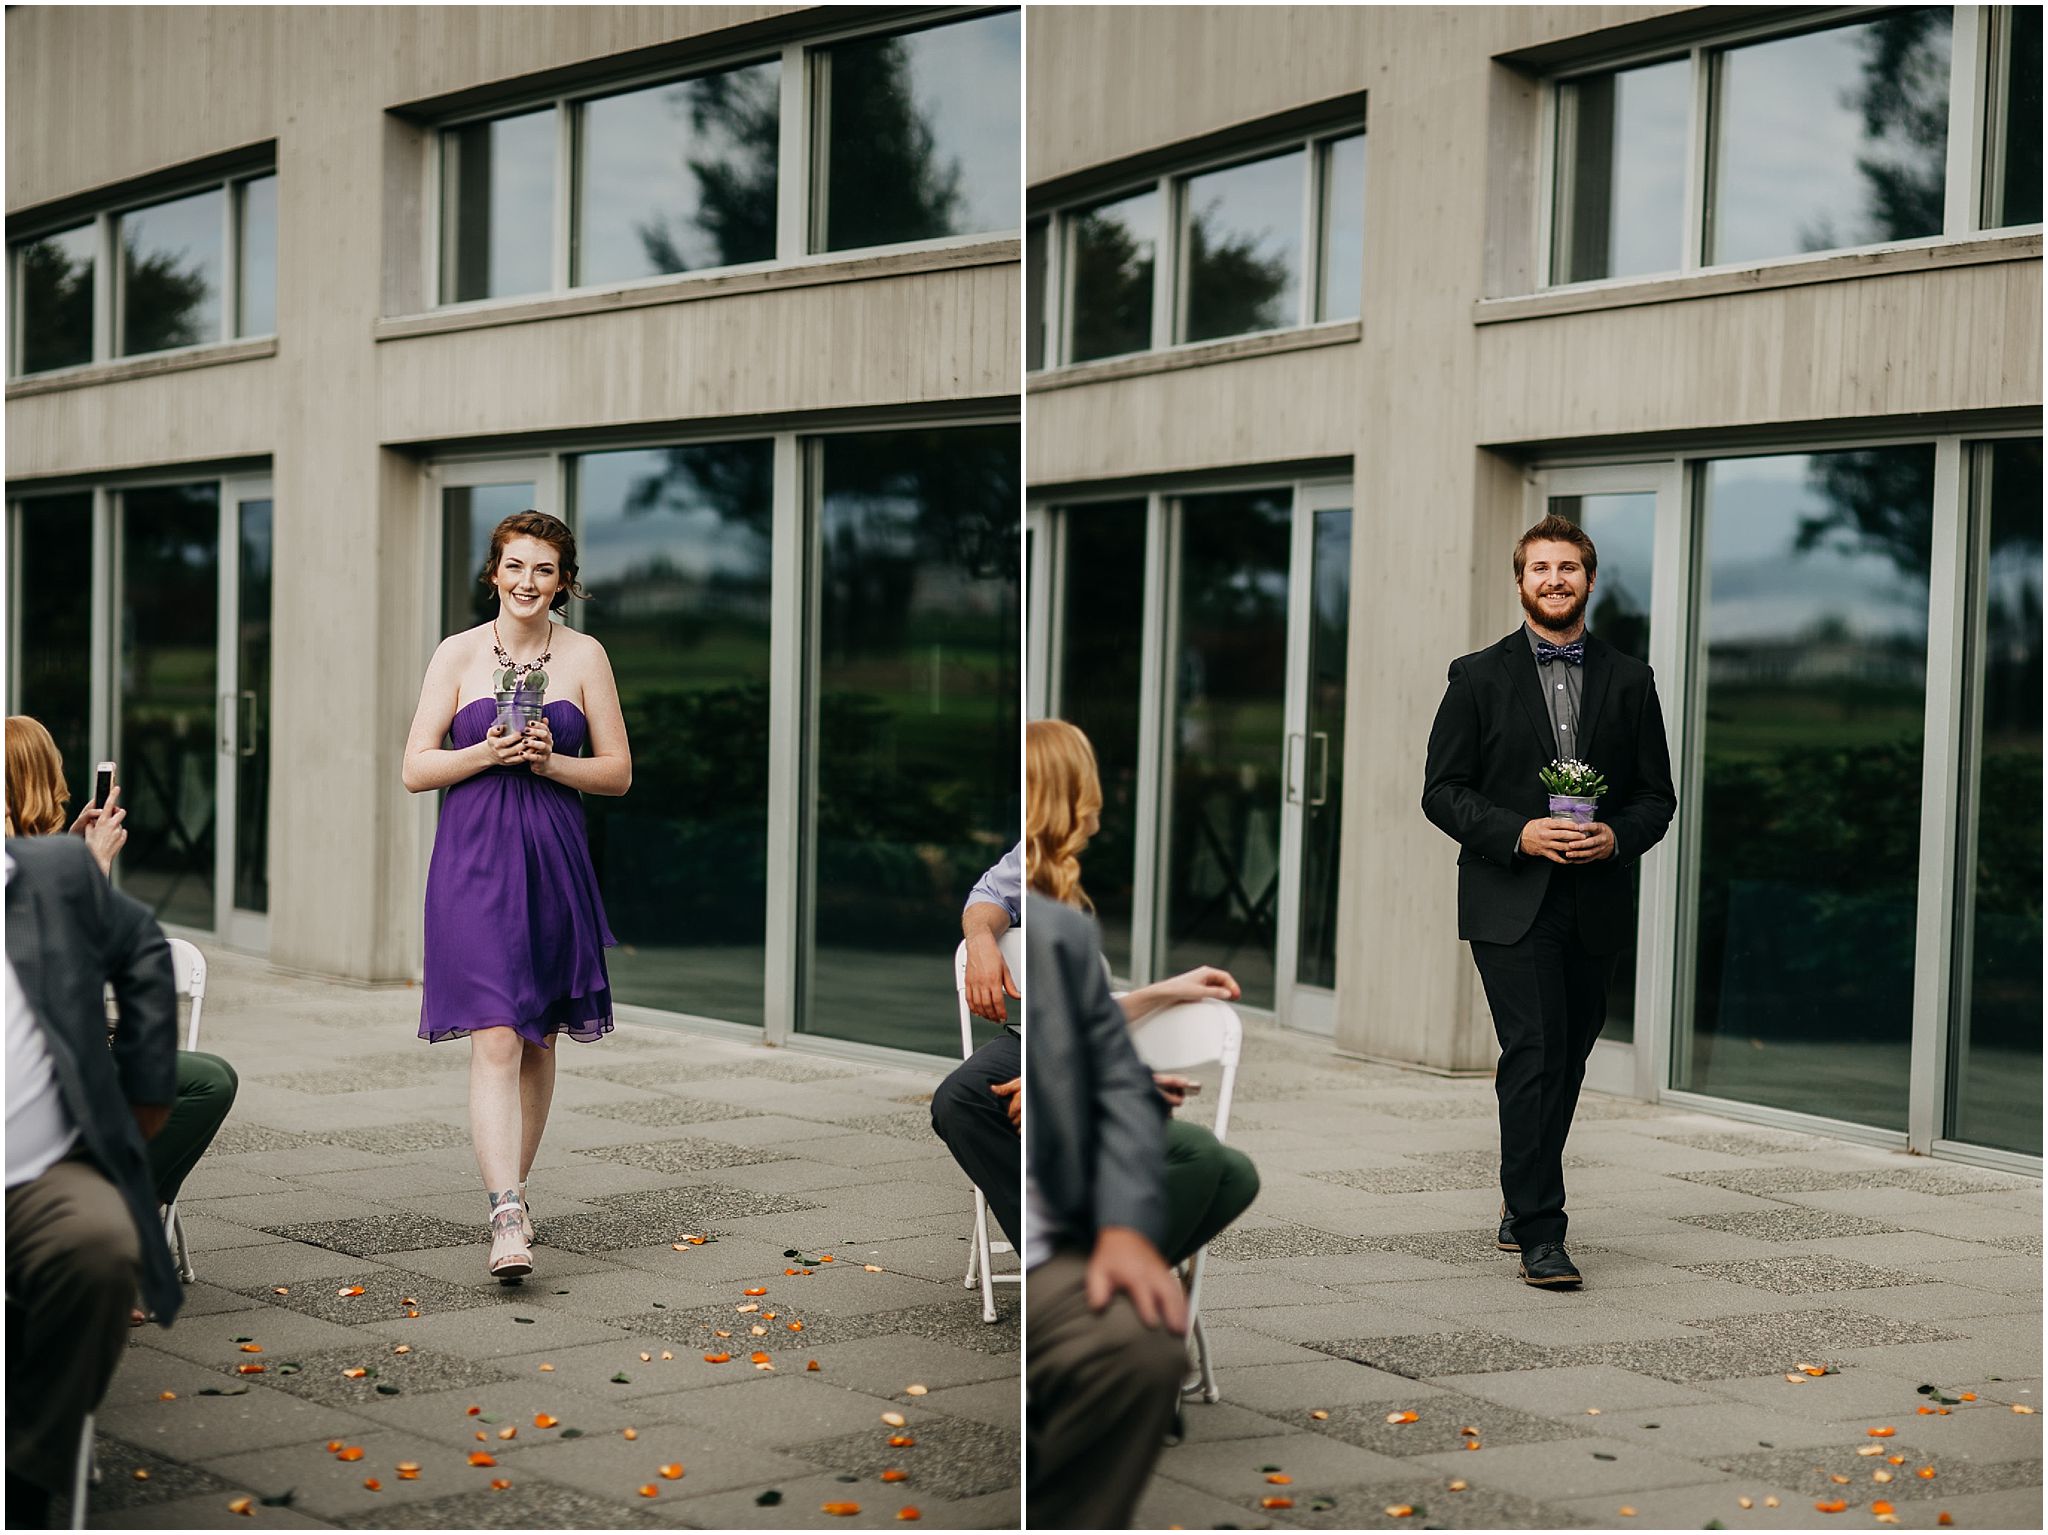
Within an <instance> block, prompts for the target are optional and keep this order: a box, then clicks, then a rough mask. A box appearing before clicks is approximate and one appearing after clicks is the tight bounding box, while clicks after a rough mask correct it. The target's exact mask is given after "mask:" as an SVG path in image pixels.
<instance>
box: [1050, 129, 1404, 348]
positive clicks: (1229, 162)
mask: <svg viewBox="0 0 2048 1535" xmlns="http://www.w3.org/2000/svg"><path fill="white" fill-rule="evenodd" d="M1353 136H1357V137H1361V138H1365V139H1367V141H1368V147H1367V151H1366V152H1367V155H1368V160H1367V165H1368V167H1369V166H1370V164H1371V161H1370V158H1369V157H1370V154H1371V148H1370V138H1371V130H1370V127H1369V126H1368V123H1367V121H1366V119H1365V118H1364V117H1362V116H1361V117H1360V118H1358V119H1356V120H1353V119H1351V118H1343V119H1333V120H1331V121H1326V122H1322V123H1319V124H1317V125H1316V126H1314V127H1311V128H1299V129H1294V130H1291V131H1289V132H1287V133H1284V134H1273V135H1267V136H1265V137H1261V138H1255V139H1247V140H1245V141H1244V142H1242V143H1238V144H1233V145H1231V146H1229V147H1228V148H1225V149H1219V150H1216V151H1214V152H1213V153H1210V154H1206V155H1202V156H1200V157H1197V158H1192V159H1188V160H1182V161H1176V162H1174V164H1173V165H1172V166H1171V167H1170V168H1168V169H1164V170H1159V171H1152V172H1148V173H1146V174H1144V175H1140V176H1133V177H1125V178H1119V179H1118V180H1115V181H1111V182H1105V183H1103V184H1101V185H1099V186H1095V187H1091V188H1090V189H1089V190H1088V192H1087V193H1086V194H1085V195H1083V196H1079V197H1071V198H1067V199H1064V200H1062V201H1060V202H1057V203H1049V204H1046V205H1044V206H1032V207H1030V208H1029V209H1028V210H1027V211H1026V214H1025V219H1024V222H1025V225H1026V226H1029V225H1033V224H1037V223H1039V222H1041V221H1043V222H1044V223H1045V225H1046V238H1045V303H1044V308H1043V312H1042V313H1041V314H1040V316H1039V320H1038V323H1039V324H1040V326H1041V327H1042V328H1043V329H1044V332H1045V356H1044V358H1043V360H1042V362H1041V365H1040V366H1039V367H1037V368H1032V369H1029V370H1028V373H1029V374H1030V375H1033V376H1035V375H1039V374H1045V373H1051V372H1056V371H1058V370H1059V369H1062V368H1071V367H1087V366H1092V365H1093V364H1096V363H1105V362H1117V361H1122V360H1123V359H1125V358H1128V357H1145V356H1152V355H1154V354H1157V353H1172V352H1179V351H1185V350H1187V349H1189V348H1193V347H1207V346H1216V345H1218V344H1220V343H1223V342H1229V341H1235V340H1238V339H1240V338H1241V337H1244V336H1275V335H1287V334H1290V333H1293V332H1297V331H1303V330H1308V329H1312V328H1313V327H1315V326H1318V325H1355V324H1357V323H1358V318H1357V317H1356V316H1345V317H1344V318H1342V319H1337V320H1330V319H1325V318H1323V317H1322V316H1321V314H1320V313H1319V312H1318V311H1319V310H1320V308H1321V306H1322V297H1323V295H1322V286H1323V283H1322V276H1323V272H1322V263H1323V237H1324V233H1325V231H1326V230H1327V228H1328V227H1329V161H1330V156H1329V146H1330V145H1331V144H1333V143H1335V142H1337V141H1339V140H1342V139H1348V138H1351V137H1353ZM1296 150H1299V151H1301V152H1302V153H1303V155H1304V166H1303V174H1302V208H1301V230H1300V237H1301V267H1300V270H1299V271H1298V272H1297V273H1296V277H1297V293H1296V300H1295V317H1294V319H1293V320H1292V321H1291V322H1290V323H1288V324H1286V325H1278V326H1274V327H1272V328H1271V329H1269V330H1254V331H1239V332H1237V333H1235V334H1234V335H1230V336H1210V337H1207V338H1205V339H1203V340H1200V341H1184V340H1179V339H1177V337H1178V336H1179V334H1180V332H1181V331H1182V330H1183V329H1184V328H1185V326H1186V309H1187V272H1186V267H1187V256H1186V251H1185V248H1184V247H1185V245H1186V241H1185V240H1184V239H1183V237H1182V236H1183V228H1182V226H1183V224H1184V222H1185V220H1186V214H1187V189H1188V183H1189V182H1191V181H1193V180H1194V179H1195V178H1196V177H1197V176H1202V175H1206V174H1208V173H1209V172H1211V171H1222V170H1232V169H1235V168H1236V167H1238V166H1242V165H1250V164H1254V163H1256V162H1258V161H1260V160H1267V159H1273V158H1276V157H1278V156H1280V155H1284V154H1288V153H1290V152H1292V151H1296ZM1148 191H1156V192H1157V193H1158V194H1159V197H1160V218H1159V235H1158V242H1157V246H1156V248H1155V250H1154V252H1153V260H1152V328H1151V341H1150V344H1149V345H1147V346H1144V347H1141V348H1138V349H1137V350H1135V351H1130V352H1117V353H1114V354H1112V355H1110V356H1106V357H1090V358H1087V359H1085V360H1084V361H1081V362H1076V361H1073V360H1072V358H1073V339H1074V338H1073V317H1074V307H1075V306H1074V295H1073V290H1072V288H1071V286H1070V273H1071V268H1072V260H1071V255H1072V240H1073V229H1074V226H1075V220H1076V217H1077V216H1078V215H1080V214H1083V213H1087V212H1090V211H1092V210H1093V209H1096V208H1099V207H1101V206H1103V205H1104V204H1105V203H1113V202H1119V201H1122V200H1123V199H1124V198H1127V197H1135V196H1138V195H1139V194H1141V193H1144V192H1148ZM1024 323H1025V325H1026V326H1027V327H1028V326H1029V325H1030V324H1031V317H1030V316H1029V315H1028V314H1027V315H1026V316H1025V321H1024Z"/></svg>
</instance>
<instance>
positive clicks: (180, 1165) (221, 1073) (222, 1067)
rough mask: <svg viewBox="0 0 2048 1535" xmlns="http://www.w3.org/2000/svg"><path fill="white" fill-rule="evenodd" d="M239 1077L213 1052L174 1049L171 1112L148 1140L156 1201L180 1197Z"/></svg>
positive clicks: (225, 1112) (231, 1100)
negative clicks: (175, 1069)
mask: <svg viewBox="0 0 2048 1535" xmlns="http://www.w3.org/2000/svg"><path fill="white" fill-rule="evenodd" d="M240 1086H241V1081H240V1079H239V1078H237V1077H236V1076H235V1068H234V1067H232V1066H230V1065H229V1064H228V1063H227V1062H226V1061H224V1060H222V1059H221V1058H220V1057H219V1056H217V1055H207V1054H205V1053H204V1052H202V1051H198V1050H180V1051H179V1052H178V1099H177V1102H175V1103H174V1104H172V1105H171V1117H170V1118H169V1119H167V1120H166V1121H164V1127H163V1129H161V1130H159V1131H158V1132H157V1133H156V1139H154V1140H152V1141H151V1142H150V1143H149V1178H150V1182H151V1183H152V1184H153V1185H155V1188H156V1200H157V1203H158V1204H162V1205H167V1204H169V1203H170V1202H171V1201H172V1200H174V1199H176V1198H177V1197H178V1190H179V1189H180V1188H181V1187H183V1186H184V1183H185V1177H186V1174H188V1173H190V1172H191V1171H192V1169H193V1168H194V1167H195V1166H197V1165H198V1162H199V1158H200V1156H201V1155H202V1154H203V1153H204V1152H205V1150H206V1148H207V1147H208V1146H211V1145H212V1144H213V1137H214V1133H215V1132H216V1131H218V1130H219V1129H220V1127H221V1122H222V1121H223V1120H225V1119H226V1118H227V1117H228V1110H229V1109H230V1108H232V1107H234V1102H235V1091H236V1089H237V1088H239V1087H240Z"/></svg>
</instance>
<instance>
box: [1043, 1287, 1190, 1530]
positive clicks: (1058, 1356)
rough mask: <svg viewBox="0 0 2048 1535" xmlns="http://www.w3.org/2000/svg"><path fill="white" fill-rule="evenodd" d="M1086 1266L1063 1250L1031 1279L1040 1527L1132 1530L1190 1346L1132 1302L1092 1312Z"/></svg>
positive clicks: (1120, 1299) (1117, 1302) (1121, 1300)
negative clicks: (1150, 1322)
mask: <svg viewBox="0 0 2048 1535" xmlns="http://www.w3.org/2000/svg"><path fill="white" fill-rule="evenodd" d="M1087 1269H1088V1263H1087V1259H1086V1258H1084V1257H1083V1256H1082V1255H1081V1254H1079V1253H1068V1252H1063V1253H1059V1254H1057V1255H1056V1256H1054V1257H1053V1258H1051V1259H1050V1260H1048V1261H1047V1262H1045V1263H1041V1264H1040V1265H1039V1266H1038V1267H1037V1268H1035V1269H1033V1270H1032V1271H1031V1272H1030V1274H1029V1275H1028V1276H1026V1278H1025V1282H1024V1307H1025V1316H1026V1318H1027V1322H1026V1325H1027V1327H1028V1329H1029V1332H1028V1336H1029V1337H1030V1339H1031V1347H1030V1349H1029V1350H1028V1353H1029V1355H1030V1357H1029V1359H1028V1361H1027V1362H1026V1364H1025V1376H1024V1378H1025V1386H1026V1391H1027V1395H1028V1400H1029V1408H1028V1416H1029V1432H1030V1440H1031V1443H1030V1453H1031V1461H1030V1466H1031V1470H1030V1476H1031V1484H1030V1489H1029V1493H1028V1503H1027V1512H1026V1521H1027V1523H1028V1524H1029V1525H1030V1526H1031V1527H1032V1528H1034V1529H1041V1530H1047V1529H1128V1528H1129V1527H1130V1523H1131V1517H1132V1515H1133V1513H1134V1512H1135V1511H1136V1509H1137V1506H1138V1499H1139V1498H1140V1497H1141V1496H1142V1495H1143V1494H1144V1491H1145V1483H1146V1482H1147V1481H1148V1480H1149V1479H1150V1478H1151V1475H1152V1466H1153V1463H1154V1462H1155V1461H1157V1460H1158V1458H1159V1451H1160V1449H1161V1448H1162V1443H1161V1441H1162V1440H1163V1439H1164V1437H1165V1434H1166V1430H1167V1427H1168V1425H1169V1424H1171V1423H1172V1421H1173V1410H1174V1407H1175V1405H1176V1403H1177V1402H1178V1401H1179V1398H1180V1382H1181V1376H1182V1375H1183V1374H1184V1373H1186V1370H1187V1363H1188V1356H1187V1342H1186V1340H1185V1339H1183V1338H1179V1337H1176V1336H1175V1335H1174V1334H1172V1333H1170V1332H1167V1331H1166V1330H1164V1329H1163V1328H1151V1327H1147V1326H1146V1325H1145V1324H1144V1323H1143V1322H1141V1321H1140V1320H1139V1319H1138V1313H1137V1311H1136V1309H1135V1308H1133V1307H1132V1305H1131V1303H1130V1300H1129V1298H1128V1297H1126V1296H1122V1295H1119V1296H1117V1297H1116V1299H1115V1300H1113V1301H1111V1302H1110V1304H1109V1307H1108V1309H1106V1310H1104V1311H1102V1312H1099V1313H1098V1312H1094V1311H1091V1310H1089V1309H1088V1299H1087V1295H1086V1292H1085V1289H1084V1285H1085V1281H1086V1276H1087Z"/></svg>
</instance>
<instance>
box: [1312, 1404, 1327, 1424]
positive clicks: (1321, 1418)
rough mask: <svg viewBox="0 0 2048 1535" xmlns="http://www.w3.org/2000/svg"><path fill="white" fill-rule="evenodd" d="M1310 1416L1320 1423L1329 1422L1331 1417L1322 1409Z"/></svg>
mask: <svg viewBox="0 0 2048 1535" xmlns="http://www.w3.org/2000/svg"><path fill="white" fill-rule="evenodd" d="M1309 1416H1310V1417H1311V1418H1314V1419H1315V1420H1316V1422H1318V1423H1325V1422H1328V1421H1329V1417H1330V1415H1329V1414H1328V1413H1327V1412H1325V1411H1323V1409H1322V1408H1320V1407H1318V1408H1317V1409H1316V1410H1315V1411H1314V1412H1311V1413H1310V1414H1309Z"/></svg>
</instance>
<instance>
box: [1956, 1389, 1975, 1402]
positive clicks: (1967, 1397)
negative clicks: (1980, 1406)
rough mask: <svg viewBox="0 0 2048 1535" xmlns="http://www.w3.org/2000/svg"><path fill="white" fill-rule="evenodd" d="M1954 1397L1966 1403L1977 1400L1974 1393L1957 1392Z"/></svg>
mask: <svg viewBox="0 0 2048 1535" xmlns="http://www.w3.org/2000/svg"><path fill="white" fill-rule="evenodd" d="M1956 1395H1957V1396H1959V1397H1961V1398H1962V1399H1963V1400H1964V1401H1966V1402H1974V1401H1976V1400H1977V1393H1976V1392H1974V1391H1959V1392H1957V1393H1956Z"/></svg>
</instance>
